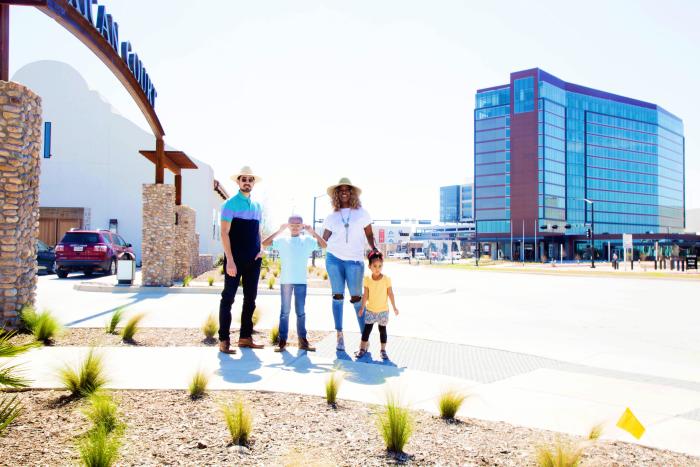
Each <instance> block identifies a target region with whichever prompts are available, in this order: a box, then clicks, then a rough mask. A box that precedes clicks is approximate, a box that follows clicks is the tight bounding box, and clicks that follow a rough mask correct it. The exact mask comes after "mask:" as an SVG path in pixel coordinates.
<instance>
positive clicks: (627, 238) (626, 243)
mask: <svg viewBox="0 0 700 467" xmlns="http://www.w3.org/2000/svg"><path fill="white" fill-rule="evenodd" d="M622 247H623V248H624V249H625V250H627V249H630V248H632V234H622Z"/></svg>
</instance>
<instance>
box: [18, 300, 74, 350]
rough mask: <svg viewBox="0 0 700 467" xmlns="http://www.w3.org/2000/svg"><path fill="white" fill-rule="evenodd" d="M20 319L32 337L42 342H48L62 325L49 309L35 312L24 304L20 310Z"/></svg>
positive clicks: (56, 334) (58, 331) (59, 331)
mask: <svg viewBox="0 0 700 467" xmlns="http://www.w3.org/2000/svg"><path fill="white" fill-rule="evenodd" d="M20 313H21V315H22V321H23V322H24V324H25V326H26V327H27V329H29V330H30V331H31V332H32V334H33V335H34V338H35V339H36V340H37V341H39V342H42V343H44V344H49V343H51V341H52V340H53V339H54V338H55V337H57V336H58V335H59V334H60V333H61V331H62V330H63V326H61V323H59V322H58V320H57V319H56V318H55V317H54V316H53V315H52V314H51V312H50V311H49V310H44V311H42V312H41V313H37V312H36V310H34V308H32V307H31V306H25V307H24V308H23V309H22V311H21V312H20Z"/></svg>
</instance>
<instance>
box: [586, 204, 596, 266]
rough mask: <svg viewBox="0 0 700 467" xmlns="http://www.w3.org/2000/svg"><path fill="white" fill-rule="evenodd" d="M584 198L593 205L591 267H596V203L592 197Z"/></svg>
mask: <svg viewBox="0 0 700 467" xmlns="http://www.w3.org/2000/svg"><path fill="white" fill-rule="evenodd" d="M583 200H584V201H585V202H586V203H588V204H590V205H591V267H592V268H593V269H595V204H593V201H591V200H590V199H587V198H583Z"/></svg>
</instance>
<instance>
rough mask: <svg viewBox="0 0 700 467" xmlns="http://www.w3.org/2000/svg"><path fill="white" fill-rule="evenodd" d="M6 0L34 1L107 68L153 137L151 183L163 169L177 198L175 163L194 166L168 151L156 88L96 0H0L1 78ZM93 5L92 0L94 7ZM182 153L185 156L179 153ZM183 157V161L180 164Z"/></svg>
mask: <svg viewBox="0 0 700 467" xmlns="http://www.w3.org/2000/svg"><path fill="white" fill-rule="evenodd" d="M11 5H23V6H33V7H36V8H38V9H39V10H41V11H42V12H43V13H45V14H46V15H47V16H49V17H51V18H53V19H54V20H55V21H56V22H57V23H58V24H60V25H61V26H63V27H64V28H65V29H67V30H68V31H69V32H70V33H71V34H73V35H74V36H75V37H77V38H78V39H79V40H80V41H81V42H82V43H83V44H85V45H86V46H87V47H88V48H89V49H90V50H92V52H93V53H94V54H95V55H97V57H98V58H99V59H100V60H101V61H102V62H103V63H104V64H105V65H107V67H108V68H109V69H110V70H111V71H112V73H113V74H114V76H116V77H117V79H118V80H119V81H120V82H121V83H122V85H123V86H124V87H125V88H126V90H127V91H128V92H129V94H130V95H131V97H132V98H133V99H134V102H136V105H138V107H139V109H140V110H141V113H143V116H144V117H145V118H146V121H147V122H148V125H149V126H150V127H151V131H152V132H153V135H154V136H155V138H156V145H155V146H156V147H155V151H148V152H149V153H152V155H153V157H152V158H151V157H149V160H152V161H153V162H154V164H155V169H156V171H155V183H156V184H162V183H163V180H164V178H165V177H164V174H165V169H166V168H168V169H169V170H171V171H172V172H173V173H174V174H175V177H176V180H177V181H176V184H175V185H176V191H177V193H176V199H177V204H178V205H179V204H180V200H181V190H182V179H181V178H180V169H193V168H194V169H196V168H197V166H196V165H195V164H194V163H193V162H192V161H191V160H190V159H189V157H187V156H186V155H184V153H180V152H178V154H177V157H174V158H173V157H169V154H168V153H166V151H165V143H164V140H163V137H164V136H165V131H164V130H163V126H162V125H161V123H160V120H159V119H158V115H157V114H156V110H155V101H156V97H157V96H158V93H157V91H156V88H155V85H154V84H153V82H152V81H151V77H150V76H149V74H148V72H147V70H146V67H145V66H144V65H143V62H142V61H141V60H140V59H139V56H138V54H137V53H136V52H135V51H134V50H133V49H132V46H131V43H130V42H129V41H120V39H119V24H118V23H117V22H116V21H115V20H114V18H112V15H111V14H109V13H108V12H107V9H106V8H105V7H104V6H103V5H97V0H0V80H2V81H8V80H9V49H10V44H9V17H10V16H9V15H10V6H11ZM93 5H96V6H97V8H96V11H95V8H93ZM183 155H184V157H182V156H183ZM180 163H182V165H180Z"/></svg>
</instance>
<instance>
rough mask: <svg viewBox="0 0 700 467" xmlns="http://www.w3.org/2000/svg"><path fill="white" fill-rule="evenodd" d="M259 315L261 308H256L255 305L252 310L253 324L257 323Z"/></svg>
mask: <svg viewBox="0 0 700 467" xmlns="http://www.w3.org/2000/svg"><path fill="white" fill-rule="evenodd" d="M261 317H262V310H260V308H258V307H255V310H254V311H253V326H257V325H258V323H259V322H260V318H261Z"/></svg>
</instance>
